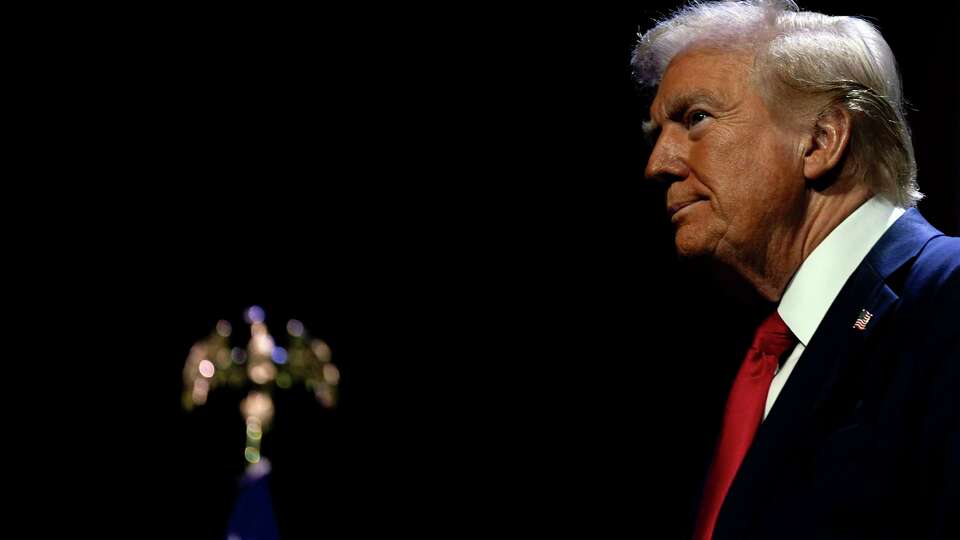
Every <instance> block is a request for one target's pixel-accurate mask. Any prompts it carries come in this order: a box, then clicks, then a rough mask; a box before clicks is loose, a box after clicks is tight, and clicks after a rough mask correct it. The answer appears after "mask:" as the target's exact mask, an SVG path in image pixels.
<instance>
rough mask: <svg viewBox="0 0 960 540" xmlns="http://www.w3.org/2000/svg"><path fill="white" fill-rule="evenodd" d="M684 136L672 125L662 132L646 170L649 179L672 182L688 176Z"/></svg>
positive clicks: (645, 174)
mask: <svg viewBox="0 0 960 540" xmlns="http://www.w3.org/2000/svg"><path fill="white" fill-rule="evenodd" d="M682 137H683V134H681V133H677V131H676V130H674V129H672V126H668V127H665V128H664V129H663V131H661V132H660V136H659V137H657V143H656V144H655V145H654V147H653V152H651V153H650V159H648V160H647V168H646V170H645V171H644V176H646V177H647V179H648V180H653V181H656V182H662V183H667V184H671V183H673V182H678V181H680V180H683V179H684V178H686V177H687V175H688V174H689V170H688V168H687V165H686V145H685V144H684V142H683V140H681V138H682Z"/></svg>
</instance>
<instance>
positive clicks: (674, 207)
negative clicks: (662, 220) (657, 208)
mask: <svg viewBox="0 0 960 540" xmlns="http://www.w3.org/2000/svg"><path fill="white" fill-rule="evenodd" d="M702 202H706V199H693V200H689V201H684V202H681V203H676V204H671V205H670V206H669V207H668V208H667V214H669V216H670V219H671V220H675V219H676V218H677V216H678V215H682V214H680V212H681V211H682V210H684V209H686V208H689V207H691V206H693V205H695V204H697V203H702Z"/></svg>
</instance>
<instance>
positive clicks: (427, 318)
mask: <svg viewBox="0 0 960 540" xmlns="http://www.w3.org/2000/svg"><path fill="white" fill-rule="evenodd" d="M934 6H935V5H934V4H930V7H929V9H931V10H932V9H938V10H939V9H946V8H942V7H940V6H939V5H936V7H934ZM669 7H672V4H670V3H644V4H642V5H641V4H638V5H637V6H636V7H634V8H620V9H614V8H609V9H603V8H593V9H591V10H590V11H584V10H582V9H580V8H576V7H567V8H561V7H556V6H554V7H551V8H549V9H548V8H544V11H541V12H536V11H533V10H527V11H525V12H523V13H520V12H517V11H515V10H512V9H508V8H505V7H504V8H494V7H491V6H477V7H476V8H474V9H472V10H471V9H462V10H457V11H456V12H453V11H450V10H446V9H441V8H431V9H425V8H421V9H414V8H403V9H399V8H380V7H377V8H374V7H372V6H370V7H368V8H363V9H361V8H353V9H349V10H348V9H344V8H341V7H329V8H323V9H319V10H316V11H300V10H297V11H285V10H281V9H279V8H277V9H274V8H270V9H265V8H256V9H254V8H237V7H229V8H226V7H224V8H222V9H212V8H209V9H204V10H202V11H181V10H173V9H169V10H167V11H155V12H152V13H144V14H136V15H133V14H130V16H129V17H128V21H127V24H124V25H120V26H117V27H110V28H109V30H110V31H109V32H102V33H92V34H91V42H92V43H93V45H92V47H93V53H92V54H89V55H88V56H89V57H93V58H96V61H95V62H92V63H88V64H85V65H84V67H83V68H81V69H80V70H79V71H78V73H77V79H78V80H79V82H78V84H79V85H80V86H81V87H83V88H88V89H90V90H89V92H90V95H91V101H92V102H94V103H97V104H101V105H102V106H101V107H95V108H93V109H92V110H91V109H84V112H83V113H80V114H81V117H82V120H83V121H85V122H91V123H97V124H98V125H101V126H102V127H103V128H104V129H105V130H106V131H107V132H109V134H110V135H109V137H107V138H105V139H104V141H105V142H104V143H103V144H95V145H94V146H95V148H93V149H92V150H91V152H89V153H84V154H85V155H84V156H83V159H84V160H85V161H88V162H89V163H94V164H98V167H100V168H101V170H103V175H104V176H106V177H109V178H110V179H111V180H114V181H115V182H114V183H112V184H111V187H108V188H102V189H103V191H104V195H105V196H104V201H102V202H101V203H100V204H98V205H97V206H96V210H91V211H89V213H88V216H87V217H89V219H90V222H91V223H93V224H94V225H93V227H91V228H90V229H89V230H87V229H84V231H83V232H82V233H79V234H78V247H77V248H76V250H77V251H76V252H70V253H69V254H68V257H69V258H71V260H78V261H79V262H80V265H79V266H78V267H77V268H80V269H82V270H78V271H77V272H76V274H75V275H72V276H70V277H71V278H75V279H70V281H69V283H70V284H69V285H68V286H67V287H68V288H71V289H72V288H76V289H77V290H79V291H81V296H82V297H83V298H84V300H82V301H80V300H78V302H83V305H84V306H87V307H88V308H89V309H90V310H92V312H95V313H96V316H95V317H92V319H93V323H94V325H95V328H96V330H97V332H99V333H100V334H101V335H104V336H108V337H109V340H110V341H109V343H112V345H109V346H108V345H106V342H104V343H105V344H104V345H103V348H104V353H103V354H102V355H100V354H99V353H98V354H97V355H96V356H97V357H98V358H100V357H102V358H103V359H107V358H109V360H103V362H104V364H105V365H108V366H113V368H110V369H104V370H103V371H104V372H109V373H113V374H112V375H110V374H109V373H108V374H107V375H106V379H105V380H109V383H106V382H102V383H97V384H96V385H95V388H96V390H95V391H92V392H90V393H92V394H93V397H95V398H96V401H97V403H98V407H101V408H102V409H103V410H106V411H109V412H110V416H111V418H115V420H113V421H110V422H106V423H103V424H98V427H97V428H96V429H94V430H93V432H92V433H93V434H94V436H92V437H91V436H90V432H89V431H88V430H89V429H91V428H90V427H89V425H88V424H86V423H84V424H82V425H81V426H77V425H76V423H75V422H74V418H73V417H72V416H70V415H67V419H65V420H63V421H62V423H63V424H64V429H67V430H69V433H71V434H74V433H76V436H77V437H83V438H84V439H85V440H90V441H92V442H90V443H89V446H88V447H87V452H88V453H89V454H90V457H89V460H90V463H96V465H91V466H89V467H87V472H86V475H85V476H84V478H85V479H86V480H85V481H84V482H83V483H82V484H81V485H82V486H87V485H89V484H92V483H98V482H105V483H106V484H105V485H107V486H109V489H107V493H108V494H110V495H111V496H110V497H109V502H105V503H103V504H100V503H97V504H96V505H95V506H96V509H97V510H98V511H99V510H104V509H105V510H107V511H106V512H104V513H99V512H98V514H97V515H103V516H104V517H103V518H98V519H96V520H93V524H94V526H95V527H96V528H98V529H99V530H105V529H110V530H113V529H117V530H119V531H122V532H125V533H131V532H138V531H139V532H143V531H145V530H146V531H150V532H151V533H152V532H159V531H167V530H169V531H170V532H171V533H174V534H177V536H178V537H190V536H195V537H199V538H217V537H222V531H223V530H224V526H225V523H226V519H227V517H228V515H229V512H230V509H231V505H232V502H233V499H232V498H233V497H234V496H235V495H236V478H237V476H238V475H239V474H240V473H241V472H242V468H243V465H244V464H243V461H242V457H241V456H242V453H241V451H242V439H243V424H242V420H241V418H240V416H239V413H238V411H237V404H236V402H237V399H238V396H236V395H229V394H221V395H216V394H215V395H214V396H212V397H211V400H210V402H209V403H208V404H207V405H206V406H205V407H204V408H203V409H201V410H200V411H197V412H195V413H192V414H190V415H187V414H185V413H183V412H182V411H181V410H180V408H179V399H180V397H179V396H180V394H179V392H180V384H181V380H180V376H181V375H180V373H181V369H182V363H183V361H184V359H185V357H186V354H187V352H188V350H189V347H190V345H191V344H192V343H193V342H194V341H195V340H197V339H199V338H201V337H203V336H204V335H206V334H207V333H208V332H209V331H210V330H211V329H212V328H213V325H214V324H215V323H216V321H217V320H218V319H220V318H229V319H232V320H235V321H238V320H239V318H240V316H241V313H242V310H243V308H245V307H246V306H248V305H251V304H259V305H261V306H263V307H264V308H265V309H266V312H267V317H268V320H267V322H268V323H272V326H271V328H273V329H274V330H275V331H276V330H279V329H280V328H282V322H283V321H285V320H286V318H290V317H293V318H298V319H300V320H302V321H304V323H305V324H306V326H307V327H308V328H309V329H310V330H311V331H312V332H313V333H314V334H316V335H319V336H321V337H323V338H324V339H326V340H327V341H328V342H329V343H330V345H331V347H332V349H333V352H334V360H335V361H336V362H337V363H338V364H339V366H340V368H341V372H342V376H343V383H342V401H341V404H340V407H339V408H338V410H336V411H333V412H331V411H324V410H320V409H319V408H318V407H317V406H316V405H315V404H314V403H313V402H312V401H311V399H309V396H306V395H304V394H298V393H294V392H288V393H285V394H283V395H281V396H279V397H278V398H277V408H278V411H277V420H276V426H275V428H274V430H273V431H272V432H270V433H269V434H268V435H267V442H266V443H265V444H266V445H267V446H266V447H265V452H266V453H267V454H268V455H269V456H270V457H271V459H272V461H273V465H274V478H273V480H272V482H273V483H272V487H273V492H274V502H275V506H276V511H277V515H278V521H279V524H280V530H281V535H282V537H284V538H307V537H308V538H318V537H321V536H324V535H327V536H333V537H339V536H343V535H344V534H345V533H354V534H359V533H361V532H367V531H370V530H374V529H375V530H378V531H385V532H397V533H400V531H413V532H418V533H421V534H430V533H436V534H438V535H440V534H442V535H444V536H451V535H455V536H460V535H463V534H466V533H471V532H488V533H497V534H509V533H511V532H519V533H533V532H538V533H539V532H546V533H558V532H567V531H578V532H584V533H589V534H591V535H600V534H604V533H610V532H613V531H619V530H622V529H624V528H625V529H626V530H627V531H630V533H631V534H638V533H639V534H640V535H641V536H643V537H646V536H653V532H652V531H654V530H657V531H661V529H663V530H665V532H658V533H656V535H655V536H656V537H658V538H679V537H681V536H682V535H683V534H684V531H686V528H687V527H688V526H689V523H688V521H689V512H690V511H691V510H690V508H689V504H690V497H691V496H692V493H691V490H692V489H694V486H695V485H696V482H697V479H698V477H699V475H700V474H702V470H703V467H704V466H705V460H706V459H707V457H708V453H709V449H710V444H711V443H712V440H713V437H714V435H715V432H716V431H715V430H716V429H717V422H718V421H719V411H720V405H721V404H722V402H723V400H724V397H725V392H726V388H727V386H728V384H729V382H730V380H731V378H732V376H733V374H734V372H735V370H736V367H737V366H736V364H737V362H738V360H739V357H740V353H741V351H742V350H743V348H744V347H745V342H746V340H747V339H748V338H749V329H750V327H751V324H752V323H753V321H754V320H755V319H756V314H757V313H758V310H759V309H760V308H761V307H762V306H753V307H749V306H739V305H735V304H731V303H730V302H729V301H727V300H725V299H723V298H722V296H721V295H720V294H718V293H717V292H716V291H715V289H714V288H713V287H712V286H710V285H709V284H708V283H706V282H705V280H704V279H703V278H702V276H700V275H699V274H698V273H697V272H696V271H694V270H693V269H689V268H686V267H685V266H684V265H682V264H680V263H678V262H677V261H676V260H675V257H674V255H673V250H672V243H671V241H672V240H671V235H670V228H669V224H668V222H667V220H666V218H665V216H664V215H663V193H662V191H661V189H660V188H658V187H656V186H650V185H647V183H646V182H645V181H644V180H643V178H642V170H643V165H644V163H645V160H646V155H645V150H644V148H643V146H642V143H641V137H640V133H639V123H640V121H641V120H642V119H643V117H644V114H643V110H644V107H645V104H644V103H643V102H642V100H641V99H640V98H639V97H638V95H637V93H636V91H635V89H634V88H633V86H632V84H631V82H630V79H629V67H628V61H629V54H630V48H631V44H632V43H633V41H634V40H635V33H636V31H637V27H638V26H642V27H644V28H646V27H647V26H649V21H650V19H652V18H653V17H654V16H656V15H657V14H659V13H663V12H664V11H665V10H667V9H669ZM804 7H806V8H809V9H819V10H823V11H826V12H827V13H845V14H861V15H867V16H870V17H872V18H873V19H874V20H875V21H876V22H877V23H878V24H879V25H880V27H881V29H882V30H883V32H884V34H885V35H886V36H887V38H888V40H889V41H890V43H891V45H892V47H893V49H894V51H895V53H896V54H897V55H898V58H899V61H900V65H901V67H902V69H903V78H904V81H905V89H906V95H907V96H908V98H909V99H910V100H911V102H912V104H913V105H912V109H911V112H910V119H911V121H912V125H913V128H914V137H915V138H914V140H915V144H916V146H917V158H918V162H919V166H920V185H921V189H922V190H923V191H925V192H926V193H927V194H928V197H929V198H928V200H926V201H924V202H923V203H921V206H920V209H921V211H923V212H924V213H925V215H927V216H928V218H929V219H930V220H931V221H932V222H934V224H935V225H937V226H939V227H940V228H942V229H943V230H945V231H947V232H950V233H952V234H956V233H957V231H958V229H960V227H958V221H957V215H958V212H957V207H958V188H957V178H958V176H960V172H958V170H960V167H958V162H957V154H958V153H957V148H958V139H957V132H958V130H957V128H958V127H960V115H958V114H957V110H956V107H954V106H953V105H952V103H953V102H954V100H955V96H956V94H957V42H956V39H957V38H956V32H955V30H956V27H957V22H958V19H957V16H956V14H955V13H953V14H950V15H949V16H935V17H929V20H926V19H928V16H927V14H926V13H923V12H922V11H923V10H926V9H927V8H923V9H922V10H921V9H919V8H918V9H916V10H912V11H898V9H896V8H893V7H890V8H884V7H879V6H878V5H875V4H874V3H872V2H851V3H845V4H844V5H843V6H842V7H841V6H838V5H836V3H828V2H813V3H810V2H808V3H805V4H804ZM954 9H955V8H954ZM108 26H109V25H108ZM80 56H83V57H84V58H86V57H87V56H84V55H78V57H80ZM85 95H86V94H85ZM103 111H109V113H106V114H104V113H103ZM76 136H77V137H78V138H80V137H83V136H84V135H83V133H78V134H77V135H76ZM91 252H92V253H93V256H94V258H95V260H96V262H95V263H91V264H84V258H85V257H88V256H90V253H91ZM101 261H102V262H101ZM107 349H109V350H107ZM98 377H99V375H98ZM58 416H60V415H59V414H58ZM61 418H63V417H62V416H61ZM55 436H56V437H58V438H59V437H60V434H55ZM63 437H67V436H66V435H64V436H63ZM83 493H86V488H85V487H84V488H83ZM83 498H84V497H83V495H82V494H81V495H80V496H78V497H77V498H75V499H71V503H70V504H71V505H78V504H79V505H83V503H82V500H83ZM81 514H82V516H83V519H84V520H85V522H86V520H89V514H88V513H86V511H84V512H82V513H81Z"/></svg>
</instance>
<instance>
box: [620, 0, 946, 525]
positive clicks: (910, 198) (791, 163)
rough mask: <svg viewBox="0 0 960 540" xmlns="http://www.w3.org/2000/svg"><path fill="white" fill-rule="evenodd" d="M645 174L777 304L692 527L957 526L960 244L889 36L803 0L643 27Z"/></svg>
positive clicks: (692, 11) (747, 369)
mask: <svg viewBox="0 0 960 540" xmlns="http://www.w3.org/2000/svg"><path fill="white" fill-rule="evenodd" d="M633 66H634V68H635V72H636V77H637V80H638V81H639V82H640V83H642V84H645V85H649V86H655V87H656V95H655V97H654V99H653V102H652V104H651V106H650V120H649V122H647V123H646V124H645V126H644V129H645V131H646V132H647V134H648V135H649V137H650V139H651V141H652V142H653V149H652V152H651V155H650V158H649V161H648V163H647V167H646V176H647V177H648V178H650V179H653V180H656V181H660V182H663V183H665V184H667V186H668V188H667V195H666V206H667V211H668V213H669V214H670V219H671V221H672V223H673V225H674V228H675V242H676V248H677V251H678V252H679V253H680V255H681V256H684V257H687V258H691V259H698V260H703V261H709V262H710V263H711V265H712V267H713V268H715V269H722V270H723V271H732V272H733V274H734V275H736V276H738V277H739V279H740V280H742V282H743V283H745V284H747V285H748V286H749V288H750V289H751V290H753V291H755V292H756V294H758V295H760V296H761V297H763V298H764V299H766V300H768V301H769V302H770V303H771V306H774V305H775V309H774V308H773V307H772V308H771V314H770V316H769V317H767V319H766V320H765V321H764V323H763V324H762V325H761V326H760V328H758V330H757V333H756V336H755V339H754V343H753V345H752V346H751V348H750V350H749V351H747V353H746V357H745V359H744V361H743V364H742V366H741V369H740V372H739V373H738V374H737V377H736V379H735V381H734V383H733V386H732V388H731V390H730V394H729V397H728V399H727V403H726V408H725V410H724V416H723V426H722V428H721V430H720V437H719V440H718V442H717V445H716V449H715V450H714V453H713V456H712V457H713V461H712V463H711V466H710V468H709V471H708V472H707V476H706V478H705V479H704V483H703V489H702V493H700V494H699V497H698V500H697V505H696V519H695V523H693V524H692V526H693V529H694V530H693V533H694V538H696V539H709V538H713V539H715V540H719V539H727V538H731V539H732V538H738V539H739V538H776V539H787V538H803V539H814V538H816V539H820V538H871V539H872V538H948V537H949V538H960V531H958V521H960V518H958V517H957V516H958V514H960V499H958V492H960V424H958V416H960V415H958V409H960V406H958V403H960V400H958V395H960V315H958V310H960V239H956V238H949V237H946V236H944V235H943V234H942V233H940V232H939V231H937V230H936V229H934V228H933V227H932V226H931V225H929V224H928V223H927V222H926V221H925V220H924V219H923V218H922V217H921V216H920V214H919V213H917V211H916V210H915V209H914V208H913V207H914V206H915V204H916V202H917V201H918V200H919V199H920V197H921V195H920V193H919V191H918V189H917V185H916V182H915V176H916V165H915V162H914V158H913V146H912V142H911V139H910V133H909V129H908V127H907V124H906V122H905V119H904V114H903V104H902V96H901V88H900V79H899V75H898V73H897V70H896V64H895V60H894V57H893V53H892V52H891V50H890V48H889V46H888V45H887V44H886V42H885V41H884V39H883V38H882V36H881V35H880V33H879V32H878V31H877V29H876V28H875V27H873V26H872V25H871V24H870V23H868V22H866V21H863V20H860V19H856V18H850V17H830V16H826V15H821V14H817V13H810V12H802V11H799V10H798V8H797V6H796V5H795V4H793V3H792V2H790V1H779V2H776V1H770V2H764V1H750V2H713V3H694V4H691V5H690V6H689V7H686V8H684V9H682V10H680V11H678V12H677V13H676V14H674V16H672V17H671V18H670V19H668V20H665V21H662V22H660V23H659V24H658V25H656V27H654V28H653V29H651V30H650V31H649V32H647V33H646V34H643V35H642V36H641V39H640V42H639V44H638V45H637V48H636V50H635V54H634V58H633Z"/></svg>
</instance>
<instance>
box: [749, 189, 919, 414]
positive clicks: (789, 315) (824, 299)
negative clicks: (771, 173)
mask: <svg viewBox="0 0 960 540" xmlns="http://www.w3.org/2000/svg"><path fill="white" fill-rule="evenodd" d="M905 211H906V210H904V209H903V208H898V207H896V206H894V205H893V204H891V203H890V201H888V200H887V199H885V198H883V197H881V196H879V195H877V196H874V197H872V198H871V199H869V200H868V201H867V202H865V203H863V204H862V205H861V206H860V208H857V209H856V210H855V211H854V212H853V213H852V214H850V215H849V216H847V218H846V219H844V220H843V221H842V222H840V225H837V227H836V228H835V229H834V230H832V231H831V232H830V234H828V235H827V237H826V238H824V239H823V241H822V242H821V243H820V245H818V246H817V247H816V248H815V249H814V250H813V253H811V254H810V255H809V256H808V257H807V258H806V259H805V260H804V261H803V263H801V264H800V269H799V270H797V273H796V274H794V275H793V278H792V279H791V280H790V283H788V284H787V289H786V291H784V293H783V298H781V299H780V305H779V306H778V307H777V313H779V314H780V317H781V318H782V319H783V322H785V323H787V326H788V327H790V331H791V332H793V335H794V336H796V337H797V345H796V346H795V347H794V349H793V351H791V352H790V355H789V356H788V357H787V360H786V362H784V363H783V367H782V368H780V370H779V371H777V372H776V373H775V374H774V376H773V381H772V382H771V383H770V389H769V390H768V391H767V403H766V408H765V409H764V411H763V418H764V419H766V418H767V415H768V414H769V413H770V409H771V408H772V407H773V404H774V403H775V402H776V401H777V396H778V395H780V391H781V390H783V387H784V385H785V384H786V383H787V379H788V378H789V377H790V373H791V372H793V368H794V367H796V365H797V361H799V360H800V357H801V355H803V351H804V350H805V349H806V348H807V344H808V343H809V342H810V339H811V338H812V337H813V333H814V332H815V331H816V330H817V327H818V326H820V321H822V320H823V318H824V316H826V314H827V310H828V309H830V305H831V304H833V301H834V299H836V297H837V295H838V294H840V289H841V288H843V285H844V283H846V282H847V279H849V278H850V276H851V275H852V274H853V272H854V270H856V269H857V267H858V266H859V265H860V263H861V262H862V261H863V259H864V257H866V256H867V253H869V252H870V250H871V249H872V248H873V245H874V244H876V243H877V240H880V237H881V236H883V233H885V232H886V231H887V229H889V228H890V226H891V225H893V223H894V222H895V221H896V220H897V219H899V218H900V216H902V215H903V213H904V212H905Z"/></svg>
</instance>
